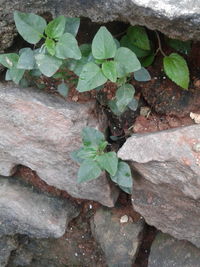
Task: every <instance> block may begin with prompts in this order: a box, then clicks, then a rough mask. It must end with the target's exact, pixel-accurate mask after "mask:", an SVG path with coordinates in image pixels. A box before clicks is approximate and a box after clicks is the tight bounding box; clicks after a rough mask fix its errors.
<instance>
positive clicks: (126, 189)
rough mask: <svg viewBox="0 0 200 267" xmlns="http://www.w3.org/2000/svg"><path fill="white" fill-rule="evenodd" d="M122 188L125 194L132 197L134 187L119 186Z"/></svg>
mask: <svg viewBox="0 0 200 267" xmlns="http://www.w3.org/2000/svg"><path fill="white" fill-rule="evenodd" d="M119 187H120V188H121V190H122V191H124V192H125V193H127V194H129V195H132V191H133V190H132V187H124V186H119Z"/></svg>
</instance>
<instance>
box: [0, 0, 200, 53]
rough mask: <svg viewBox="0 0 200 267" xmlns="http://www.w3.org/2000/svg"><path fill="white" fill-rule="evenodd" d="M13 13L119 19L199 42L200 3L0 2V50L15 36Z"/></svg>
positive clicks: (166, 0) (146, 0) (108, 0)
mask: <svg viewBox="0 0 200 267" xmlns="http://www.w3.org/2000/svg"><path fill="white" fill-rule="evenodd" d="M14 10H20V11H24V12H33V13H39V14H44V13H49V12H50V13H52V15H53V16H55V15H56V16H57V15H59V14H62V15H66V16H76V17H78V16H80V17H88V18H90V19H92V20H93V21H97V22H108V21H114V20H115V21H116V20H119V21H124V22H129V23H131V24H133V25H134V24H140V25H145V26H147V27H148V28H150V29H157V30H160V31H162V32H163V33H165V34H167V35H170V36H171V37H174V38H175V37H176V38H180V39H191V38H193V39H198V40H199V39H200V37H199V36H200V34H199V33H200V29H199V23H200V3H199V1H196V0H192V1H187V0H185V1H175V0H173V1H172V0H163V1H162V2H161V1H160V0H101V1H99V0H84V1H83V0H76V1H71V0H46V1H43V0H34V1H25V0H14V1H7V0H0V18H1V19H0V36H1V40H0V51H1V50H4V49H5V48H7V47H9V46H10V44H11V43H12V41H13V38H14V36H15V33H16V32H15V27H14V24H13V12H14Z"/></svg>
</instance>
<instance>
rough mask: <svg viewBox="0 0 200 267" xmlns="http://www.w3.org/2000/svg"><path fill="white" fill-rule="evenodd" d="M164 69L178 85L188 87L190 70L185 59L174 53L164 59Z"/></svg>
mask: <svg viewBox="0 0 200 267" xmlns="http://www.w3.org/2000/svg"><path fill="white" fill-rule="evenodd" d="M163 65H164V71H165V73H166V75H167V76H168V77H169V78H170V79H171V80H172V81H173V82H175V83H176V84H177V85H179V86H180V87H182V88H183V89H188V85H189V80H190V78H189V70H188V66H187V62H186V61H185V59H184V58H183V57H182V56H180V55H178V54H176V53H172V54H170V55H169V56H166V57H164V59H163Z"/></svg>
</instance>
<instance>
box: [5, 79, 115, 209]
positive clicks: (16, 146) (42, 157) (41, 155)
mask: <svg viewBox="0 0 200 267" xmlns="http://www.w3.org/2000/svg"><path fill="white" fill-rule="evenodd" d="M12 86H13V85H12V84H11V85H10V86H9V85H7V86H3V85H2V84H0V106H1V112H0V136H1V138H0V155H1V157H0V175H3V176H10V175H12V172H13V171H14V167H15V166H16V165H24V166H27V167H29V168H31V169H32V170H34V171H36V172H37V174H38V176H39V177H40V178H41V179H43V180H44V181H45V182H46V183H47V184H49V185H53V186H55V187H57V188H59V189H61V190H65V191H67V192H68V193H69V194H70V195H72V196H73V197H76V198H83V199H90V200H95V201H99V202H100V203H102V204H103V205H106V206H113V205H114V202H115V200H116V198H117V196H118V190H117V189H116V188H115V187H114V186H111V185H110V184H109V182H108V180H107V178H106V177H105V175H102V176H101V177H100V178H98V179H96V180H93V181H90V182H87V183H82V184H77V182H76V180H77V172H78V168H79V166H78V165H77V164H76V163H75V162H74V161H72V160H71V158H70V153H71V152H72V151H73V150H75V149H77V148H79V147H80V145H81V136H80V135H81V130H82V128H83V127H85V126H86V125H91V126H95V127H99V123H98V122H97V119H96V118H95V116H94V114H93V113H94V105H93V103H89V104H88V105H87V104H77V103H67V102H65V101H64V100H63V99H61V98H58V97H56V96H54V95H49V94H45V93H42V92H41V91H38V90H37V89H31V88H28V89H22V88H17V87H12Z"/></svg>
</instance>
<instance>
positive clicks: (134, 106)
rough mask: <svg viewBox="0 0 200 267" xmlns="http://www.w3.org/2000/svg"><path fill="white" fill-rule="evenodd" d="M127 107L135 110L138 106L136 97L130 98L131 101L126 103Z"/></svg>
mask: <svg viewBox="0 0 200 267" xmlns="http://www.w3.org/2000/svg"><path fill="white" fill-rule="evenodd" d="M128 107H129V108H130V109H131V110H133V111H136V110H137V108H138V101H137V99H135V98H133V99H132V100H131V102H130V103H128Z"/></svg>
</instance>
